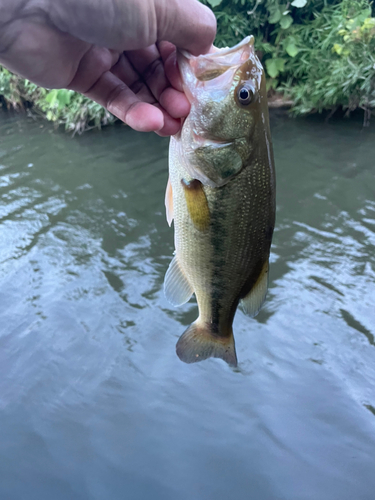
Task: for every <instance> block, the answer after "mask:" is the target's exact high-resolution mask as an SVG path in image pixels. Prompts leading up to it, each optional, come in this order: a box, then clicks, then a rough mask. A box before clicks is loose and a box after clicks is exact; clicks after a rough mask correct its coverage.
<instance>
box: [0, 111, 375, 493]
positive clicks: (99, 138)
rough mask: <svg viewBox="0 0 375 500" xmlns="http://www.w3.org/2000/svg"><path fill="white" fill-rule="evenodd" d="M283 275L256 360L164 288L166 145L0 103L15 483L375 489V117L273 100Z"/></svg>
mask: <svg viewBox="0 0 375 500" xmlns="http://www.w3.org/2000/svg"><path fill="white" fill-rule="evenodd" d="M272 125H273V137H274V148H275V154H276V166H277V172H278V190H277V197H278V200H277V201H278V207H277V227H276V231H275V237H274V245H273V253H272V259H271V260H272V268H271V284H270V292H269V296H268V300H267V302H266V304H265V307H264V308H263V310H262V311H261V313H260V314H259V316H258V317H257V318H256V319H254V320H251V319H248V318H247V317H245V316H243V315H242V313H241V312H239V313H238V314H237V316H236V318H235V323H234V331H235V335H236V346H237V353H238V358H239V361H240V363H239V367H238V369H236V370H233V369H231V368H229V367H227V366H226V364H225V363H223V362H221V361H220V360H208V361H206V362H204V363H200V364H198V365H193V366H192V365H185V364H183V363H181V362H180V361H179V360H178V358H177V357H176V355H175V350H174V346H175V343H176V341H177V339H178V337H179V336H180V334H181V333H182V332H183V331H184V329H185V327H186V325H188V324H189V323H191V322H192V321H194V319H195V318H196V314H197V311H196V306H195V305H194V303H193V302H191V303H189V304H186V305H185V306H183V307H181V308H179V309H173V308H172V307H171V306H170V305H169V304H168V303H167V301H166V300H165V298H164V296H163V293H162V283H163V278H164V273H165V271H166V269H167V267H168V264H169V261H170V258H171V255H172V252H173V231H172V230H170V228H169V227H168V226H167V224H166V221H165V215H164V204H163V200H164V189H165V184H166V179H167V168H166V163H167V152H168V141H167V140H165V139H161V138H159V137H157V136H155V135H142V134H138V133H136V132H133V131H131V130H129V129H127V128H125V127H121V126H118V127H113V128H108V129H105V130H103V131H102V132H95V131H93V132H90V133H87V134H86V135H84V136H83V137H76V138H74V139H71V138H70V137H69V136H67V135H65V134H63V133H60V132H53V131H52V130H51V129H50V128H49V127H48V126H44V127H43V128H40V124H39V122H38V123H35V122H32V121H29V120H27V119H24V118H20V117H12V116H9V115H5V114H3V115H0V137H1V139H0V280H1V281H0V464H1V466H0V497H1V498H4V499H6V500H8V499H9V500H12V499H16V500H19V499H21V498H27V499H34V498H35V499H38V500H41V499H51V498H53V499H60V498H61V499H64V500H65V499H67V498H69V499H100V500H102V499H109V498H110V499H123V498H127V499H128V498H129V499H132V500H138V499H139V500H144V499H149V498H153V499H163V500H168V499H173V500H176V499H178V500H180V499H181V500H185V499H186V500H190V499H192V498H196V499H204V500H206V499H211V498H215V500H221V499H226V500H227V499H228V498H236V497H238V498H254V499H256V500H276V499H277V500H279V499H285V500H310V499H311V500H316V499H319V500H325V499H327V500H333V499H336V498H337V499H340V500H346V499H348V500H349V499H350V500H353V499H356V500H372V498H373V492H374V487H375V478H374V475H373V470H374V466H375V435H374V430H375V418H374V415H375V410H374V407H375V390H374V387H375V345H374V335H375V328H374V324H375V321H374V320H375V313H374V303H375V289H374V277H375V251H374V244H375V201H374V200H375V183H374V161H373V158H374V154H375V149H374V148H375V146H374V144H375V142H374V139H375V132H374V128H373V127H372V128H371V127H370V130H362V128H361V125H360V123H355V122H331V123H329V124H325V123H323V122H322V121H321V120H320V119H316V118H313V119H308V120H298V121H292V120H288V119H287V118H285V117H284V116H283V115H278V114H274V115H272Z"/></svg>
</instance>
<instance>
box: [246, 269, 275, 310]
mask: <svg viewBox="0 0 375 500" xmlns="http://www.w3.org/2000/svg"><path fill="white" fill-rule="evenodd" d="M268 269H269V264H268V260H267V261H266V262H265V263H264V265H263V268H262V270H261V272H260V274H259V277H258V279H257V281H256V283H255V285H254V286H253V287H252V289H251V290H250V292H249V293H248V294H247V295H246V297H244V298H243V299H242V300H241V307H242V310H243V312H244V313H245V314H247V315H248V316H251V317H252V318H253V317H254V316H256V315H257V314H258V312H259V310H260V308H261V307H262V304H263V302H264V301H265V298H266V295H267V289H268Z"/></svg>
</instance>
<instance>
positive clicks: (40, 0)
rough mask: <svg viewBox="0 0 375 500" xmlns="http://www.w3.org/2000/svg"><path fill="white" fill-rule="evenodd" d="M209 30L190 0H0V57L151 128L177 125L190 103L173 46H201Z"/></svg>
mask: <svg viewBox="0 0 375 500" xmlns="http://www.w3.org/2000/svg"><path fill="white" fill-rule="evenodd" d="M215 32H216V21H215V17H214V15H213V13H212V12H211V11H210V10H209V9H208V8H206V7H205V6H203V5H202V4H200V3H199V2H198V1H197V0H106V1H105V2H103V1H101V0H58V1H56V0H26V1H25V0H0V62H1V64H3V65H4V66H6V67H7V68H9V69H10V70H11V71H14V72H15V73H18V74H20V75H21V76H23V77H25V78H27V79H29V80H31V81H33V82H34V83H36V84H38V85H41V86H43V87H47V88H68V89H72V90H75V91H77V92H80V93H82V94H84V95H86V96H87V97H89V98H90V99H93V100H94V101H96V102H98V103H99V104H101V105H103V106H104V107H106V108H107V109H108V111H110V112H111V113H113V114H114V115H115V116H117V117H118V118H120V119H121V120H122V121H124V122H125V123H127V124H128V125H129V126H130V127H132V128H133V129H135V130H139V131H155V132H157V133H158V134H159V135H173V134H175V133H177V132H178V130H179V129H180V127H181V118H183V117H185V116H186V115H187V114H188V113H189V109H190V105H189V103H188V101H187V99H186V97H185V95H184V94H183V92H182V84H181V78H180V75H179V71H178V67H177V61H176V47H178V48H181V49H185V50H188V51H190V52H191V53H193V54H194V55H198V54H201V53H205V52H207V51H208V50H209V49H210V47H211V45H212V42H213V39H214V37H215Z"/></svg>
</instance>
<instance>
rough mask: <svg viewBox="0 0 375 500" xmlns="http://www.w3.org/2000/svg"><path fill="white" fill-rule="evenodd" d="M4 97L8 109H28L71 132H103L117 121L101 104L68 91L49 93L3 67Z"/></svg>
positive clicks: (1, 90) (0, 85) (0, 72)
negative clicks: (101, 130) (98, 129)
mask: <svg viewBox="0 0 375 500" xmlns="http://www.w3.org/2000/svg"><path fill="white" fill-rule="evenodd" d="M0 96H1V99H2V102H3V104H4V105H5V106H6V107H7V108H13V109H25V108H29V107H31V106H32V107H33V111H35V112H36V113H40V114H42V115H43V116H45V117H46V118H47V119H48V120H50V121H53V122H55V123H56V124H57V125H64V126H65V128H66V129H67V130H69V131H72V132H73V134H75V133H82V132H84V131H85V130H88V129H90V128H94V127H97V128H100V127H101V126H102V125H107V124H108V123H112V122H114V121H115V120H116V118H115V117H114V116H113V115H112V114H111V113H109V112H108V111H107V110H106V109H104V108H103V107H102V106H100V105H99V104H97V103H95V102H93V101H91V100H90V99H88V98H87V97H84V96H83V95H81V94H78V93H76V92H73V91H72V90H66V89H59V90H57V89H53V90H47V89H44V88H42V87H38V86H37V85H35V84H34V83H31V82H30V81H29V80H24V79H23V78H20V77H18V76H16V75H14V74H12V73H11V72H10V71H8V70H7V69H5V68H2V67H1V66H0Z"/></svg>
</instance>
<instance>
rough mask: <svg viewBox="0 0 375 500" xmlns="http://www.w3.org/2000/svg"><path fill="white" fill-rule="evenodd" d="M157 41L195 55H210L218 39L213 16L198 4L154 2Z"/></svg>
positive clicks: (169, 0)
mask: <svg viewBox="0 0 375 500" xmlns="http://www.w3.org/2000/svg"><path fill="white" fill-rule="evenodd" d="M155 12H156V18H157V27H158V35H157V39H158V41H161V40H167V41H169V42H171V43H173V44H174V45H176V47H178V48H180V49H186V50H188V51H189V52H191V53H192V54H193V55H196V56H197V55H199V54H205V53H206V52H208V51H209V49H210V47H211V45H212V43H213V41H214V39H215V35H216V18H215V16H214V14H213V12H212V11H211V10H210V9H209V8H208V7H206V6H205V5H203V4H201V3H200V2H198V0H183V1H181V0H155Z"/></svg>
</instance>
